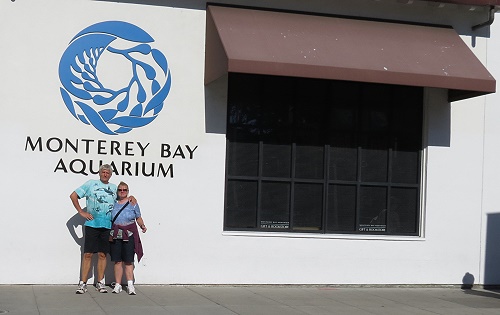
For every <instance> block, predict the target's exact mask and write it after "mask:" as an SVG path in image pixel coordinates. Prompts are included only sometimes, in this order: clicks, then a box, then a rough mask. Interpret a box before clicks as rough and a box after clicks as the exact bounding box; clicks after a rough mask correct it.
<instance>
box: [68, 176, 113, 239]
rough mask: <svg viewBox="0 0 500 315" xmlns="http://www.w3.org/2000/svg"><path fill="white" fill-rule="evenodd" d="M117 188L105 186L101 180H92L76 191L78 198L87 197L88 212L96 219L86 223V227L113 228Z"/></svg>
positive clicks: (109, 184) (108, 184)
mask: <svg viewBox="0 0 500 315" xmlns="http://www.w3.org/2000/svg"><path fill="white" fill-rule="evenodd" d="M116 188H117V187H116V185H115V184H111V183H107V184H104V183H103V182H101V181H100V180H94V179H91V180H89V181H87V182H86V183H85V184H83V185H82V186H80V187H78V188H77V189H76V190H75V192H76V194H77V195H78V198H83V197H85V199H86V203H87V212H88V213H90V214H92V216H93V217H94V219H93V220H88V221H86V222H85V225H86V226H90V227H93V228H106V229H110V228H111V211H112V210H113V205H114V203H115V200H116Z"/></svg>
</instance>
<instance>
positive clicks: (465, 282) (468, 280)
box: [462, 272, 474, 290]
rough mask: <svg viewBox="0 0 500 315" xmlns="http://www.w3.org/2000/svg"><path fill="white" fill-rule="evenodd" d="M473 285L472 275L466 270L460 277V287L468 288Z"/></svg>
mask: <svg viewBox="0 0 500 315" xmlns="http://www.w3.org/2000/svg"><path fill="white" fill-rule="evenodd" d="M473 286H474V275H473V274H471V273H468V272H466V273H465V275H464V277H463V278H462V289H463V290H470V289H472V287H473Z"/></svg>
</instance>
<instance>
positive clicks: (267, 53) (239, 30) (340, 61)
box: [205, 6, 496, 101]
mask: <svg viewBox="0 0 500 315" xmlns="http://www.w3.org/2000/svg"><path fill="white" fill-rule="evenodd" d="M206 40H207V44H206V45H207V47H206V60H205V61H206V66H205V67H206V69H205V83H206V84H208V83H210V82H211V81H213V80H215V79H217V78H218V77H220V76H222V75H224V74H225V73H227V72H239V73H253V74H264V75H280V76H293V77H308V78H322V79H333V80H348V81H359V82H372V83H384V84H397V85H409V86H420V87H436V88H445V89H449V100H450V101H455V100H460V99H465V98H470V97H475V96H479V95H484V94H488V93H493V92H495V86H496V82H495V79H494V78H493V77H492V76H491V74H490V73H489V72H488V70H486V68H485V67H484V66H483V65H482V63H481V62H480V61H479V60H478V59H477V58H476V56H475V55H474V53H473V52H472V51H471V50H470V49H469V48H468V47H467V45H466V44H465V43H464V42H463V40H462V39H461V38H460V37H459V35H458V34H457V33H456V32H455V31H454V30H453V29H451V28H440V27H429V26H419V25H409V24H398V23H389V22H375V21H366V20H356V19H346V18H335V17H325V16H314V15H305V14H293V13H284V12H272V11H259V10H250V9H239V8H229V7H219V6H209V7H208V12H207V39H206Z"/></svg>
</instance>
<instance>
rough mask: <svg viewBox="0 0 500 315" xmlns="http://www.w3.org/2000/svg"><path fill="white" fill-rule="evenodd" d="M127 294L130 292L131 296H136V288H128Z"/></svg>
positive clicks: (130, 286)
mask: <svg viewBox="0 0 500 315" xmlns="http://www.w3.org/2000/svg"><path fill="white" fill-rule="evenodd" d="M127 292H128V294H129V295H135V294H136V293H135V288H134V286H133V285H128V286H127Z"/></svg>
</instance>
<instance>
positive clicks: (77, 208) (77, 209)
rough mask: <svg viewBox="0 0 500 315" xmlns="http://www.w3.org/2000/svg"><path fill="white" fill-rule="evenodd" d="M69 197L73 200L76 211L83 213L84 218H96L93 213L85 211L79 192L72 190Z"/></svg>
mask: <svg viewBox="0 0 500 315" xmlns="http://www.w3.org/2000/svg"><path fill="white" fill-rule="evenodd" d="M69 199H71V202H72V203H73V207H75V209H76V211H78V214H79V215H81V216H82V217H83V218H84V219H86V220H94V217H93V216H92V214H90V213H88V212H85V211H83V209H82V207H81V206H80V202H78V199H79V198H78V194H77V193H76V192H72V193H71V195H69Z"/></svg>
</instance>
